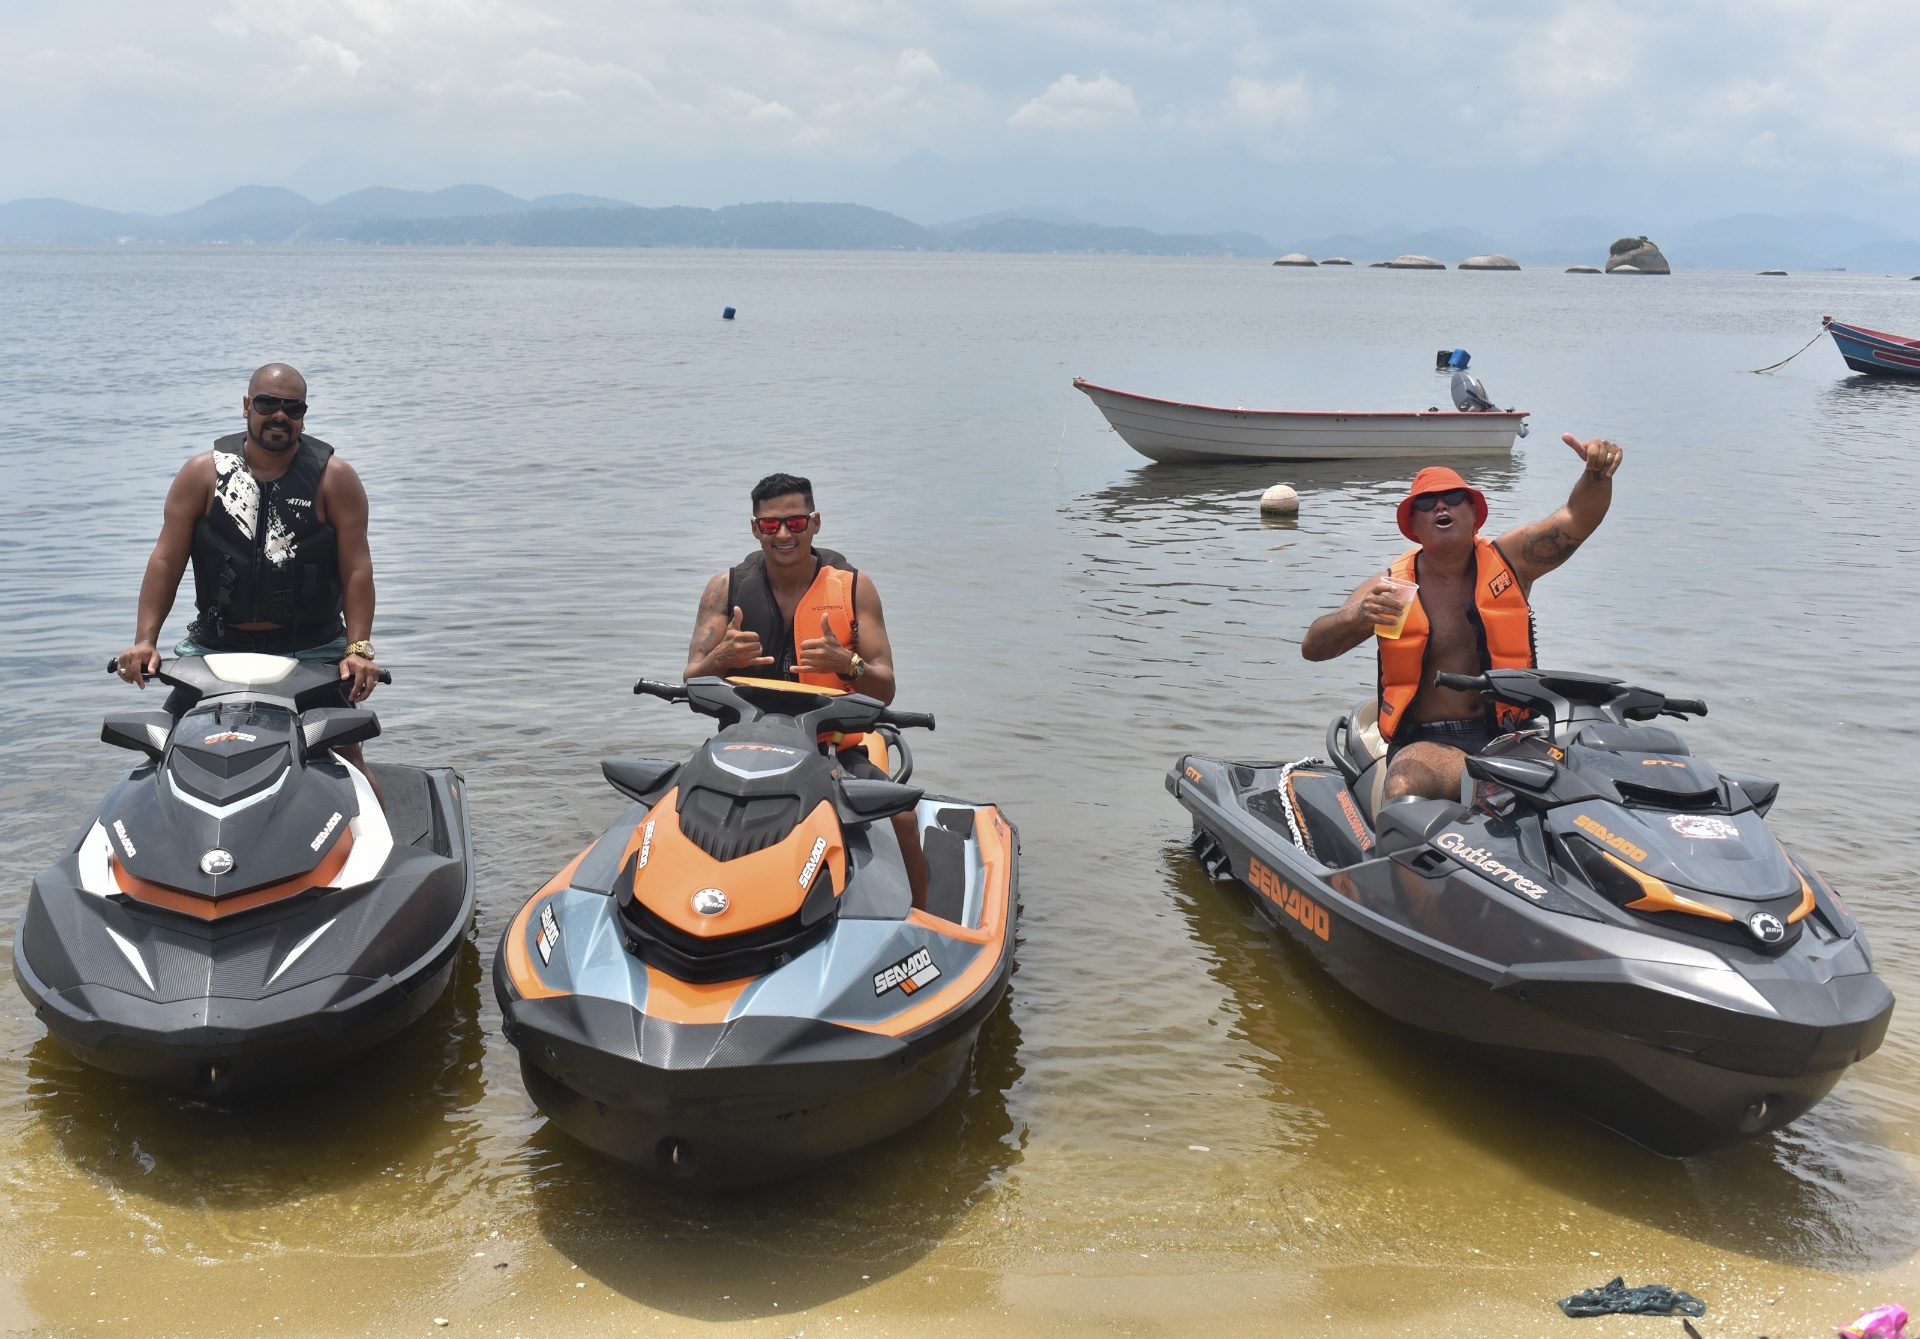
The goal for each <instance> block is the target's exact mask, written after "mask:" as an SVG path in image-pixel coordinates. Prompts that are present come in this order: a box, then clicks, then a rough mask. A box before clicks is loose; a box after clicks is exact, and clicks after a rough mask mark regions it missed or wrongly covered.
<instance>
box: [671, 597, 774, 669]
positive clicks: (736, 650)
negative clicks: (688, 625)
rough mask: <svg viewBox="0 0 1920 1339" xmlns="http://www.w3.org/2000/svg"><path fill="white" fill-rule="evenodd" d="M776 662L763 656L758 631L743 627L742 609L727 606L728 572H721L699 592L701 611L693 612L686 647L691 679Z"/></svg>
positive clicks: (770, 657)
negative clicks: (746, 629) (691, 634)
mask: <svg viewBox="0 0 1920 1339" xmlns="http://www.w3.org/2000/svg"><path fill="white" fill-rule="evenodd" d="M771 664H773V657H772V656H769V655H762V654H761V648H760V638H759V636H758V635H757V634H755V633H751V632H746V631H743V630H742V629H741V627H740V610H739V608H738V607H737V606H736V607H735V608H734V609H733V610H731V611H729V610H728V609H727V574H726V573H725V572H722V573H720V574H719V575H718V576H716V577H714V578H713V580H711V581H709V582H708V583H707V588H706V590H704V591H702V592H701V593H700V612H699V613H697V614H696V615H694V621H693V641H692V642H691V643H690V644H689V645H688V646H687V670H686V676H685V677H687V678H689V679H697V678H699V677H700V676H701V675H703V674H723V675H724V674H733V673H736V672H738V671H740V670H743V669H758V668H760V667H761V666H762V665H771Z"/></svg>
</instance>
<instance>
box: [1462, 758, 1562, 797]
mask: <svg viewBox="0 0 1920 1339" xmlns="http://www.w3.org/2000/svg"><path fill="white" fill-rule="evenodd" d="M1558 773H1559V769H1558V768H1556V767H1555V766H1554V765H1553V764H1552V763H1550V762H1535V761H1533V760H1532V759H1528V758H1488V757H1477V756H1471V755H1470V756H1469V757H1468V758H1467V775H1468V776H1470V777H1473V778H1474V779H1475V780H1477V781H1486V782H1490V783H1492V784H1493V785H1496V786H1505V787H1506V788H1507V789H1509V790H1527V791H1544V790H1546V789H1547V788H1548V787H1549V786H1551V785H1553V778H1554V777H1555V776H1556V775H1558Z"/></svg>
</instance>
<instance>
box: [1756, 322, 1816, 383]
mask: <svg viewBox="0 0 1920 1339" xmlns="http://www.w3.org/2000/svg"><path fill="white" fill-rule="evenodd" d="M1826 333H1827V328H1826V326H1824V325H1822V326H1821V327H1820V328H1819V329H1818V330H1817V331H1815V332H1814V336H1813V338H1812V339H1810V340H1808V341H1807V342H1806V343H1805V344H1802V345H1801V346H1800V347H1799V348H1797V349H1795V350H1794V351H1793V352H1792V353H1790V354H1788V355H1787V356H1786V357H1785V358H1782V359H1781V360H1780V361H1779V362H1777V363H1768V364H1767V365H1766V366H1765V367H1755V368H1749V369H1748V370H1749V371H1752V372H1756V373H1758V372H1771V371H1773V369H1774V368H1776V367H1785V366H1786V365H1787V364H1788V363H1790V362H1792V361H1793V360H1794V359H1795V358H1798V357H1799V356H1800V355H1801V354H1803V353H1805V352H1806V351H1807V350H1808V349H1811V348H1812V347H1813V346H1814V345H1816V344H1818V343H1819V342H1820V336H1822V335H1824V334H1826Z"/></svg>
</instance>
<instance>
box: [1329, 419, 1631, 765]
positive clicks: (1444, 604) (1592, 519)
mask: <svg viewBox="0 0 1920 1339" xmlns="http://www.w3.org/2000/svg"><path fill="white" fill-rule="evenodd" d="M1561 440H1563V441H1565V442H1566V444H1567V445H1568V446H1569V447H1571V448H1572V449H1573V451H1574V453H1575V454H1577V455H1578V456H1579V457H1580V459H1581V461H1582V462H1583V463H1584V464H1585V465H1586V470H1585V472H1584V473H1582V474H1581V476H1580V479H1579V481H1578V482H1577V483H1575V484H1574V486H1573V493H1572V495H1571V496H1569V497H1568V498H1567V504H1566V506H1564V507H1562V508H1560V510H1558V511H1556V512H1555V513H1554V514H1553V515H1551V516H1549V517H1547V518H1546V519H1545V520H1544V521H1536V522H1534V523H1533V524H1532V525H1523V526H1520V527H1518V528H1517V529H1513V530H1509V531H1508V532H1507V533H1506V534H1504V535H1502V536H1500V538H1499V539H1497V540H1494V539H1483V538H1481V536H1480V527H1482V526H1483V525H1485V524H1486V523H1487V500H1486V498H1485V497H1484V496H1482V495H1481V493H1480V490H1478V489H1477V488H1472V487H1469V486H1468V484H1467V481H1466V480H1465V479H1462V478H1461V477H1460V476H1459V475H1458V474H1456V473H1454V472H1453V471H1452V470H1450V469H1446V468H1445V467H1443V466H1428V467H1427V468H1426V469H1423V470H1421V471H1420V473H1418V474H1416V475H1415V476H1414V478H1413V486H1412V487H1411V488H1410V489H1408V491H1407V496H1406V497H1405V498H1404V499H1403V500H1402V501H1401V503H1400V510H1399V520H1400V533H1401V534H1403V535H1405V536H1406V537H1407V538H1408V539H1410V540H1412V541H1413V542H1414V543H1415V544H1417V545H1419V546H1420V547H1418V548H1416V549H1409V550H1408V551H1407V552H1406V553H1403V554H1401V555H1400V557H1398V558H1396V559H1395V560H1394V562H1393V566H1392V567H1390V568H1388V569H1387V571H1386V573H1385V574H1384V575H1382V576H1376V577H1370V578H1368V580H1367V581H1365V582H1364V583H1362V585H1361V586H1360V589H1358V590H1356V591H1355V592H1354V593H1353V595H1352V596H1351V597H1349V598H1348V600H1347V602H1346V603H1345V604H1343V605H1341V606H1340V608H1339V609H1337V610H1335V611H1334V612H1333V613H1331V614H1327V615H1326V616H1324V617H1322V618H1319V619H1316V620H1314V624H1313V626H1312V627H1310V628H1308V629H1307V635H1306V636H1305V637H1304V638H1303V639H1302V640H1301V642H1300V654H1301V655H1303V656H1305V657H1306V658H1307V659H1308V660H1332V659H1333V658H1334V657H1335V656H1342V655H1345V654H1346V653H1347V652H1349V651H1351V650H1353V648H1354V647H1356V646H1358V645H1360V644H1361V643H1362V642H1364V641H1367V640H1369V639H1374V640H1375V641H1376V642H1377V645H1378V648H1379V655H1380V735H1381V737H1382V738H1383V739H1385V740H1386V741H1387V748H1388V751H1387V785H1386V797H1387V798H1388V799H1390V800H1391V799H1397V798H1399V797H1401V796H1403V795H1416V796H1424V797H1426V798H1430V799H1452V798H1455V797H1456V796H1458V795H1459V794H1460V778H1461V775H1462V773H1463V772H1464V771H1465V768H1466V759H1467V755H1468V754H1469V753H1478V752H1480V750H1481V749H1483V748H1485V747H1486V746H1487V745H1488V744H1489V743H1490V742H1492V740H1493V739H1494V738H1495V736H1497V735H1500V734H1504V733H1505V732H1506V731H1507V730H1509V729H1512V728H1515V726H1516V725H1517V721H1516V720H1515V719H1514V718H1513V715H1512V713H1511V712H1510V710H1509V709H1508V708H1505V707H1498V706H1490V705H1489V704H1488V703H1486V702H1484V701H1482V700H1481V698H1480V695H1479V694H1477V693H1462V692H1457V691H1455V690H1453V689H1451V688H1442V687H1440V686H1439V685H1438V684H1436V683H1435V682H1434V681H1433V676H1434V674H1435V672H1436V671H1441V670H1444V671H1447V672H1449V673H1452V674H1482V673H1484V672H1486V671H1487V670H1490V669H1528V668H1531V667H1532V666H1533V610H1532V608H1531V606H1529V605H1528V603H1527V596H1528V594H1529V593H1530V592H1531V591H1532V589H1533V583H1534V582H1535V581H1537V580H1539V579H1540V578H1541V577H1543V576H1545V575H1546V574H1547V573H1548V572H1551V571H1552V570H1553V569H1554V568H1556V567H1558V566H1560V564H1561V563H1564V562H1565V561H1566V560H1567V559H1568V558H1570V557H1572V556H1573V551H1574V550H1575V549H1577V548H1579V547H1580V545H1581V544H1582V543H1583V542H1584V541H1585V540H1586V538H1587V536H1589V535H1591V534H1592V533H1593V532H1594V531H1595V530H1597V529H1599V527H1600V522H1601V521H1603V520H1605V519H1606V515H1607V507H1608V506H1609V505H1610V504H1611V503H1612V501H1613V475H1614V472H1615V471H1616V470H1618V469H1619V468H1620V460H1621V457H1622V455H1623V454H1624V453H1623V452H1622V451H1621V450H1620V448H1619V447H1618V446H1615V445H1614V444H1613V443H1612V442H1610V441H1607V440H1606V439H1605V438H1600V437H1596V438H1594V439H1593V440H1591V441H1586V442H1583V441H1581V440H1580V439H1579V438H1577V437H1575V436H1574V435H1573V434H1572V433H1567V434H1565V436H1564V437H1563V438H1562V439H1561ZM1396 582H1400V583H1411V584H1413V585H1416V586H1417V587H1418V588H1419V589H1418V592H1417V593H1416V594H1414V595H1413V597H1412V599H1411V600H1410V601H1407V602H1405V603H1403V602H1402V600H1401V597H1400V594H1399V592H1398V591H1397V590H1396V587H1395V584H1394V583H1396ZM1403 612H1404V613H1405V615H1406V620H1405V625H1404V627H1402V629H1401V632H1400V635H1399V636H1398V637H1388V636H1386V635H1385V634H1384V633H1382V634H1381V635H1379V636H1378V637H1377V638H1376V637H1375V629H1376V628H1381V629H1390V628H1392V627H1393V626H1394V625H1396V624H1398V623H1400V621H1401V614H1402V613H1403Z"/></svg>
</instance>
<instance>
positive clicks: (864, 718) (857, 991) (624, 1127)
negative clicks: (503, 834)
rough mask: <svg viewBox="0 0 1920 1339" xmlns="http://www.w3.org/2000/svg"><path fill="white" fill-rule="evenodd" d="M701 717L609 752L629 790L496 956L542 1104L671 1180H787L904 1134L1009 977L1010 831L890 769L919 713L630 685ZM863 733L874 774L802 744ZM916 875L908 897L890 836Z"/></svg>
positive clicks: (950, 1080)
mask: <svg viewBox="0 0 1920 1339" xmlns="http://www.w3.org/2000/svg"><path fill="white" fill-rule="evenodd" d="M634 691H635V692H636V693H644V694H650V695H652V696H655V697H660V698H664V699H666V700H668V701H671V702H685V703H687V704H688V705H689V706H691V707H692V708H693V710H695V711H697V712H700V713H702V714H704V715H707V716H711V717H714V718H715V719H717V720H718V721H719V722H720V724H721V729H720V732H719V734H717V735H716V736H715V737H714V738H713V739H712V740H710V741H709V742H707V743H705V744H702V745H701V746H700V748H699V750H698V751H697V752H695V753H694V755H693V757H692V758H691V759H689V760H688V761H686V762H672V761H664V760H651V759H635V758H612V759H608V760H606V761H605V762H603V763H602V764H601V768H602V770H603V772H604V773H605V775H606V778H607V780H608V781H609V782H611V783H612V785H613V788H614V789H615V790H617V791H619V792H620V793H621V794H623V795H625V796H627V797H628V798H629V799H631V800H632V801H633V804H632V805H631V806H630V807H629V808H628V809H627V810H626V811H625V812H624V813H622V814H621V815H620V817H619V819H618V820H616V821H615V822H614V824H613V826H612V827H610V828H608V829H607V831H606V832H605V834H603V835H602V836H601V837H600V839H599V840H598V841H596V842H594V843H593V845H591V846H590V847H588V848H587V849H586V851H584V852H583V853H582V854H581V855H580V856H579V857H577V858H576V859H575V860H574V861H573V862H572V863H571V864H569V865H568V866H566V868H564V869H562V870H561V871H560V872H559V873H558V874H556V875H555V876H554V877H553V878H552V880H550V881H549V882H548V883H547V885H546V886H545V887H543V888H542V889H540V891H539V892H537V893H535V894H534V896H533V898H532V899H531V900H530V901H529V902H528V903H527V904H526V905H525V906H524V907H522V908H521V910H520V913H519V915H517V916H515V917H514V919H513V922H512V924H510V925H509V926H508V927H507V930H506V933H505V935H503V936H502V938H501V941H500V948H499V951H498V952H497V953H496V954H495V956H494V963H493V985H494V991H495V993H496V994H497V995H498V996H499V998H500V1010H501V1013H502V1014H503V1015H504V1017H505V1031H506V1035H507V1039H508V1040H509V1041H511V1042H512V1043H513V1044H514V1045H515V1046H517V1047H518V1048H519V1050H520V1072H521V1074H522V1075H523V1077H524V1078H525V1081H526V1085H527V1091H528V1092H529V1093H530V1094H531V1095H532V1097H533V1100H534V1101H535V1102H536V1103H537V1104H538V1105H539V1107H540V1109H541V1110H542V1111H543V1112H545V1113H546V1115H547V1116H548V1117H549V1118H550V1119H551V1120H553V1121H554V1122H555V1123H556V1124H557V1125H559V1126H560V1127H561V1128H562V1129H564V1130H566V1131H567V1132H568V1133H569V1134H571V1135H573V1136H574V1137H575V1138H577V1139H579V1140H581V1141H582V1142H583V1143H586V1144H588V1145H591V1146H592V1147H594V1148H596V1149H599V1150H600V1151H601V1152H603V1153H607V1154H610V1155H611V1156H613V1157H615V1158H619V1159H621V1160H623V1161H625V1162H629V1163H632V1164H634V1165H636V1166H638V1167H639V1168H641V1169H642V1170H644V1171H645V1172H647V1173H649V1174H650V1175H653V1176H655V1177H657V1178H660V1179H662V1180H667V1181H675V1182H680V1183H682V1184H685V1185H689V1186H692V1187H696V1188H698V1187H713V1186H724V1185H738V1184H744V1183H747V1182H753V1181H763V1180H769V1179H772V1178H775V1177H779V1176H784V1175H789V1174H791V1173H794V1172H797V1171H800V1170H802V1169H804V1168H806V1167H808V1166H810V1165H812V1164H814V1163H817V1162H820V1161H822V1160H823V1159H826V1158H829V1157H832V1156H833V1155H835V1154H838V1153H842V1152H845V1151H847V1150H849V1149H854V1148H858V1147H861V1146H862V1145H865V1144H870V1143H872V1142H873V1141H875V1140H877V1139H880V1138H882V1137H884V1136H886V1135H889V1134H892V1133H894V1132H895V1131H897V1130H900V1129H904V1128H905V1127H906V1126H908V1125H910V1124H912V1123H913V1122H915V1121H917V1120H919V1119H920V1118H921V1117H922V1116H924V1115H926V1114H927V1113H928V1112H930V1111H932V1110H933V1108H934V1107H936V1106H938V1105H939V1104H940V1102H941V1101H942V1100H944V1099H945V1098H946V1097H947V1095H948V1094H949V1093H951V1092H952V1091H953V1089H954V1086H955V1084H956V1083H958V1082H959V1080H960V1077H961V1075H962V1073H963V1072H964V1071H965V1068H966V1063H967V1059H968V1057H969V1056H970V1055H971V1053H972V1051H973V1044H974V1039H975V1037H976V1035H977V1034H978V1033H979V1030H980V1025H981V1023H982V1022H983V1021H984V1020H985V1019H986V1017H987V1016H988V1014H990V1013H991V1012H992V1011H993V1008H994V1006H995V1005H996V1004H997V1003H998V1002H999V1000H1000V998H1001V996H1002V995H1003V994H1004V993H1005V991H1006V988H1007V981H1008V979H1009V976H1010V975H1011V972H1012V965H1013V923H1014V915H1015V897H1016V893H1017V889H1018V882H1019V871H1018V862H1019V838H1018V836H1017V834H1016V833H1015V831H1014V829H1013V826H1012V825H1011V824H1010V823H1008V822H1007V820H1006V818H1005V817H1003V816H1002V815H1001V813H1000V811H999V810H998V809H997V808H995V807H994V806H993V805H991V804H976V803H971V802H968V801H963V800H947V799H939V798H935V797H931V796H928V795H926V794H925V793H924V792H922V791H921V790H920V789H919V788H917V787H914V786H909V785H907V784H905V783H906V781H907V780H908V779H909V778H910V776H911V774H912V766H913V764H912V755H911V753H910V752H909V751H908V750H907V748H906V746H905V744H904V743H903V742H902V741H901V739H900V737H899V734H898V731H899V729H900V728H902V727H907V726H920V727H924V728H926V729H929V730H931V729H932V728H933V718H932V717H931V716H923V715H916V714H913V713H908V712H896V711H889V710H888V709H887V708H886V707H884V706H883V705H882V704H881V703H880V702H878V701H876V700H875V699H873V698H870V697H864V696H857V695H848V694H841V693H837V692H835V691H833V690H821V689H816V688H809V687H806V686H804V685H799V684H793V683H787V682H784V681H779V680H758V679H747V678H736V679H732V680H722V679H717V678H698V679H693V680H691V681H690V682H688V683H686V684H685V685H680V684H656V683H650V682H648V681H646V680H642V681H641V682H640V683H638V684H636V685H635V686H634ZM863 732H865V734H866V741H867V747H868V749H869V751H870V753H871V754H872V756H873V757H874V759H875V761H876V762H877V761H878V759H879V758H880V757H882V756H884V757H887V758H888V759H889V760H890V761H891V760H897V763H896V765H895V767H894V770H893V772H892V779H891V780H881V779H879V778H878V777H873V778H860V777H853V776H849V775H847V773H846V772H845V771H844V770H843V769H842V767H841V766H840V765H839V762H838V759H837V758H836V757H834V756H829V755H827V754H824V753H823V752H822V751H821V748H820V747H819V745H818V743H817V742H816V741H817V740H819V739H822V738H833V737H836V736H840V735H848V736H851V735H859V734H862V733H863ZM895 814H913V815H915V816H916V818H917V825H918V827H919V830H920V839H921V844H922V850H923V851H924V853H925V855H926V860H927V865H928V871H929V887H928V891H927V906H926V908H925V909H924V910H920V909H916V908H915V907H914V906H913V905H912V893H911V891H910V888H909V885H908V881H907V873H906V867H905V864H904V862H903V861H902V859H901V856H900V847H899V844H898V842H897V841H896V840H895V837H894V833H893V827H892V824H891V823H890V822H889V821H888V820H890V819H891V818H892V816H893V815H895Z"/></svg>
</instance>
